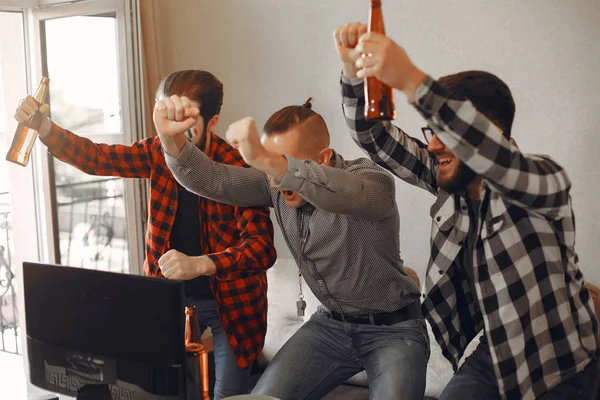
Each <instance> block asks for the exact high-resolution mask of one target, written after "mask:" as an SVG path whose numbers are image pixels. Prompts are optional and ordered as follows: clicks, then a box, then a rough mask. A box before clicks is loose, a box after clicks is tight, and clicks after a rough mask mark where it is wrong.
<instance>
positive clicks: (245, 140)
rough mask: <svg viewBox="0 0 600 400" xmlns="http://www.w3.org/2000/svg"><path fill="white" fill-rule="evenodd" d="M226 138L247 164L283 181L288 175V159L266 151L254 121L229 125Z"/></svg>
mask: <svg viewBox="0 0 600 400" xmlns="http://www.w3.org/2000/svg"><path fill="white" fill-rule="evenodd" d="M225 137H226V138H227V141H228V142H229V143H230V144H231V145H232V146H233V147H235V148H236V149H237V150H238V151H239V152H240V154H241V155H242V158H243V159H244V161H245V162H246V164H248V165H250V166H251V167H254V168H256V169H258V170H259V171H262V172H264V173H265V174H267V175H270V176H271V177H274V178H276V179H282V178H283V177H284V175H285V174H286V172H287V159H286V158H285V157H284V156H283V155H281V154H277V153H273V152H271V151H268V150H267V149H265V147H264V146H263V144H262V143H261V141H260V137H259V135H258V130H257V129H256V123H255V122H254V119H252V118H244V119H241V120H239V121H237V122H234V123H233V124H231V125H229V128H228V129H227V132H226V133H225Z"/></svg>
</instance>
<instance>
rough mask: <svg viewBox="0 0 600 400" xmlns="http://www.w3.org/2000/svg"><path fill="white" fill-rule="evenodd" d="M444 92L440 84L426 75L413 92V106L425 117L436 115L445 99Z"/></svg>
mask: <svg viewBox="0 0 600 400" xmlns="http://www.w3.org/2000/svg"><path fill="white" fill-rule="evenodd" d="M445 92H446V90H445V88H444V87H443V86H442V85H441V84H439V83H438V82H437V81H436V80H434V79H433V78H432V77H431V76H429V75H427V76H426V77H425V79H424V80H423V82H422V83H421V84H420V85H419V87H418V88H417V91H416V92H415V102H414V106H415V107H416V108H417V109H418V110H419V111H420V112H421V113H422V114H424V115H425V116H426V117H429V116H431V115H434V114H437V112H438V111H439V110H440V108H441V107H442V105H443V104H444V102H445V100H446V98H447V96H446V95H445V94H446V93H445ZM440 95H442V96H440Z"/></svg>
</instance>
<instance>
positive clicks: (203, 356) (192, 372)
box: [185, 307, 210, 400]
mask: <svg viewBox="0 0 600 400" xmlns="http://www.w3.org/2000/svg"><path fill="white" fill-rule="evenodd" d="M185 353H186V361H185V362H186V377H187V378H186V400H210V397H209V394H208V353H207V352H206V349H205V348H204V345H203V344H202V332H200V326H199V325H198V319H197V318H196V310H195V309H194V307H186V308H185Z"/></svg>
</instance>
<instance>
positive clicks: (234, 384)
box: [188, 298, 250, 400]
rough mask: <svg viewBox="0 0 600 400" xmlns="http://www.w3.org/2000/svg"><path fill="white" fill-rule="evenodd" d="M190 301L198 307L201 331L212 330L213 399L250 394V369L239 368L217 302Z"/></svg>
mask: <svg viewBox="0 0 600 400" xmlns="http://www.w3.org/2000/svg"><path fill="white" fill-rule="evenodd" d="M188 301H189V304H190V305H192V306H194V307H196V317H197V318H198V323H199V324H200V330H201V331H203V332H204V331H205V330H206V328H207V327H208V326H210V329H211V330H212V335H213V354H214V356H215V389H214V397H213V399H214V400H220V399H222V398H225V397H229V396H234V395H237V394H246V393H248V379H249V378H250V367H247V368H243V369H242V368H240V367H239V366H238V363H237V360H236V358H235V356H234V355H233V351H232V350H231V346H229V342H228V341H227V337H226V336H225V332H224V331H223V325H221V317H219V313H218V312H217V303H216V301H215V300H204V299H196V298H190V299H189V300H188Z"/></svg>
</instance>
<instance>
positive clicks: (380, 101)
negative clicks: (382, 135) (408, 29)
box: [362, 0, 396, 121]
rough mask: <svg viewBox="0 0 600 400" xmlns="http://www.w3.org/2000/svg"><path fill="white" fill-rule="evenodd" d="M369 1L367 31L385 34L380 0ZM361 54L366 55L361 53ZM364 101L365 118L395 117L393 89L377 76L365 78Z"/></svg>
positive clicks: (387, 118) (385, 119)
mask: <svg viewBox="0 0 600 400" xmlns="http://www.w3.org/2000/svg"><path fill="white" fill-rule="evenodd" d="M370 2H371V10H370V12H369V32H378V33H381V34H383V35H385V28H384V26H383V12H382V11H381V0H370ZM362 56H363V57H367V56H368V55H366V54H363V55H362ZM365 102H366V104H365V118H366V119H374V120H380V121H387V120H393V119H396V108H395V107H394V91H393V90H392V88H391V87H389V86H387V85H384V84H383V83H382V82H381V81H379V80H377V78H374V77H370V78H365Z"/></svg>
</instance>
